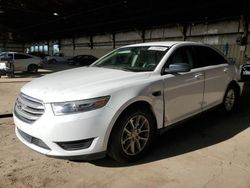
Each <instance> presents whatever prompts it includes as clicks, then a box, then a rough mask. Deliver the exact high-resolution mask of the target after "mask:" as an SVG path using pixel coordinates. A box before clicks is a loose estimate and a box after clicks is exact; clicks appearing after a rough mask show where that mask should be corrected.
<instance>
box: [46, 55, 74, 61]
mask: <svg viewBox="0 0 250 188" xmlns="http://www.w3.org/2000/svg"><path fill="white" fill-rule="evenodd" d="M69 58H70V57H66V56H64V54H63V53H55V54H54V55H52V56H46V57H45V58H44V60H45V61H46V62H47V63H58V62H67V61H68V59H69Z"/></svg>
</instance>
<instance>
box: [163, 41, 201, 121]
mask: <svg viewBox="0 0 250 188" xmlns="http://www.w3.org/2000/svg"><path fill="white" fill-rule="evenodd" d="M173 63H188V64H189V65H191V67H192V69H191V71H190V72H185V73H176V74H166V75H163V81H164V101H165V125H169V124H173V123H175V122H178V121H180V120H183V119H185V118H188V117H190V116H192V115H194V114H197V113H199V112H201V110H202V108H201V105H202V101H203V90H204V72H203V68H200V67H197V66H196V63H195V58H194V53H193V47H192V46H185V47H180V48H178V49H177V50H175V51H174V52H173V54H172V55H171V56H170V57H169V59H168V60H167V62H166V64H165V65H164V68H168V67H169V65H170V64H173Z"/></svg>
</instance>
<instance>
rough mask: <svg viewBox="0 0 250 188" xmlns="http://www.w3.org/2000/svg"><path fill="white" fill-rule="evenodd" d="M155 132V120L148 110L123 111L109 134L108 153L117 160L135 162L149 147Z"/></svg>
mask: <svg viewBox="0 0 250 188" xmlns="http://www.w3.org/2000/svg"><path fill="white" fill-rule="evenodd" d="M154 134H155V120H154V117H153V115H152V113H151V112H149V111H148V110H142V109H138V110H134V111H131V112H125V113H124V114H123V115H122V116H121V117H120V118H119V119H118V120H117V122H116V124H115V127H114V129H113V131H112V133H111V136H110V142H109V146H108V154H109V156H111V157H112V158H113V159H115V160H116V161H118V162H121V163H125V162H135V161H136V160H138V159H140V158H141V157H143V155H144V154H145V153H146V152H147V151H148V149H149V148H150V146H151V144H152V141H153V138H154Z"/></svg>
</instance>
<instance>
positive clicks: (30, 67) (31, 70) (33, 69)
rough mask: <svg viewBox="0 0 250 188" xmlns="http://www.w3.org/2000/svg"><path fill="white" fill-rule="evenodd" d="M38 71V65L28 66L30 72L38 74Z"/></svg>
mask: <svg viewBox="0 0 250 188" xmlns="http://www.w3.org/2000/svg"><path fill="white" fill-rule="evenodd" d="M37 70H38V66H37V65H34V64H31V65H29V66H28V72H32V73H37Z"/></svg>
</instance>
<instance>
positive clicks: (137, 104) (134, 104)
mask: <svg viewBox="0 0 250 188" xmlns="http://www.w3.org/2000/svg"><path fill="white" fill-rule="evenodd" d="M136 108H143V109H147V110H149V112H150V113H152V116H153V118H154V121H155V125H156V127H155V129H157V127H159V125H158V123H159V122H158V121H157V118H156V114H155V111H154V108H153V104H152V103H151V102H150V101H148V100H145V99H137V100H135V99H134V100H131V101H130V102H128V103H126V104H124V105H122V106H121V107H120V109H119V110H118V111H117V112H116V114H115V115H114V118H113V119H112V121H111V123H110V125H109V129H108V130H107V131H106V136H105V138H106V139H105V141H104V144H105V145H104V147H105V148H107V147H108V144H109V142H110V135H111V134H112V131H113V130H114V127H115V125H116V122H117V121H118V120H119V118H121V117H122V115H123V114H124V113H126V112H127V111H128V110H131V109H136Z"/></svg>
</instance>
